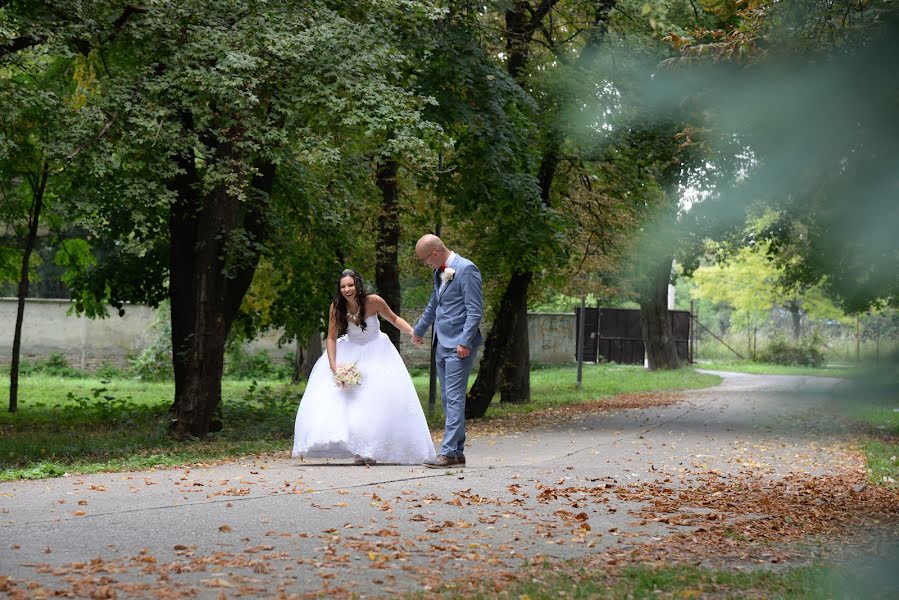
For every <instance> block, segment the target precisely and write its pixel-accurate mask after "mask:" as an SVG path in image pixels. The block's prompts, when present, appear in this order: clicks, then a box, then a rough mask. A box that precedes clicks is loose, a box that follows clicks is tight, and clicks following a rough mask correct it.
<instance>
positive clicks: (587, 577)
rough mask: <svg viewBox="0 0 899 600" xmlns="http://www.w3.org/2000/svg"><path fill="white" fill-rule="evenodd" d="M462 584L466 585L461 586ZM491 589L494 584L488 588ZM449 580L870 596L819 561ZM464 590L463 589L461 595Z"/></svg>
mask: <svg viewBox="0 0 899 600" xmlns="http://www.w3.org/2000/svg"><path fill="white" fill-rule="evenodd" d="M460 585H464V584H460ZM489 587H493V586H489ZM489 587H488V585H483V584H481V585H477V589H474V590H472V589H468V590H463V589H459V586H455V585H453V584H450V585H449V586H447V588H445V589H441V590H439V591H438V593H437V595H439V596H442V597H444V598H454V597H466V598H517V599H519V600H537V599H549V598H553V599H555V600H558V598H596V599H605V598H608V599H614V598H791V599H798V600H802V599H808V600H812V599H815V600H817V599H818V598H869V597H872V596H870V595H869V594H870V593H871V591H872V590H871V581H870V580H866V581H862V580H860V578H859V577H858V576H857V575H856V574H855V573H853V572H852V571H851V570H849V569H847V568H844V567H835V566H833V565H830V564H827V563H824V562H816V563H814V564H811V565H804V566H799V567H791V568H781V569H777V570H774V569H759V568H756V569H747V570H737V569H710V568H703V567H697V566H694V565H665V566H630V567H623V568H618V569H615V570H611V571H597V570H589V569H587V568H584V567H579V568H578V567H572V566H570V565H565V566H562V567H561V568H560V565H557V564H556V565H550V564H549V563H547V564H544V565H542V566H538V567H537V568H533V567H532V568H531V570H530V571H529V572H528V573H527V575H524V576H522V578H521V580H519V581H515V582H513V583H512V584H510V585H508V586H507V587H505V588H503V589H502V590H501V591H497V590H496V589H495V588H494V589H489ZM460 592H461V593H460Z"/></svg>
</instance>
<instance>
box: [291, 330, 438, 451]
mask: <svg viewBox="0 0 899 600" xmlns="http://www.w3.org/2000/svg"><path fill="white" fill-rule="evenodd" d="M365 324H366V328H365V331H363V330H362V328H361V327H359V326H358V325H356V324H354V323H350V324H349V326H348V328H347V334H346V335H344V336H341V337H340V338H338V339H337V357H336V358H337V364H342V363H352V362H355V363H356V368H357V369H358V370H359V373H360V374H361V375H362V382H361V383H360V384H359V385H356V386H352V387H348V388H340V387H338V386H337V385H336V384H335V383H334V378H333V374H332V373H331V369H330V368H329V366H328V356H327V354H323V355H322V356H321V358H319V359H318V361H317V362H316V363H315V366H314V367H313V368H312V373H311V374H310V375H309V382H308V383H307V385H306V391H305V393H304V394H303V399H302V400H301V401H300V408H299V410H298V411H297V420H296V426H295V429H294V441H293V453H292V454H293V456H294V457H301V458H353V457H364V458H366V459H373V460H376V461H378V462H380V463H400V464H418V463H421V462H422V461H424V460H427V459H432V458H434V457H435V456H436V453H435V451H434V442H433V441H432V440H431V433H430V431H428V424H427V422H426V421H425V415H424V412H422V410H421V403H420V402H419V400H418V394H417V393H416V392H415V387H414V386H413V385H412V378H411V377H409V372H408V371H407V370H406V365H405V364H403V359H402V358H400V355H399V352H397V351H396V348H394V346H393V343H391V341H390V338H388V337H387V335H386V334H384V333H382V332H381V328H380V324H379V322H378V316H377V315H371V316H370V317H368V318H367V319H366V320H365Z"/></svg>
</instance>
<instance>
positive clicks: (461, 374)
mask: <svg viewBox="0 0 899 600" xmlns="http://www.w3.org/2000/svg"><path fill="white" fill-rule="evenodd" d="M436 346H437V348H436V350H437V352H436V356H435V361H436V363H437V377H438V378H439V379H440V399H441V400H442V401H443V414H444V415H445V416H446V428H445V429H444V431H443V445H442V446H441V447H440V454H443V455H444V456H465V453H464V449H465V392H466V391H467V389H468V376H469V374H470V373H471V369H472V367H473V366H474V362H475V359H476V358H477V354H478V349H477V348H472V349H471V354H469V355H468V356H467V357H466V358H459V356H458V355H457V354H456V349H455V348H444V347H443V346H441V345H440V344H436Z"/></svg>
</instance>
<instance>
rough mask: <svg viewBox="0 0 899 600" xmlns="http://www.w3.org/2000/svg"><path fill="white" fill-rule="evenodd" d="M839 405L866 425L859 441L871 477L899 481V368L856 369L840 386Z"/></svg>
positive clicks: (846, 414) (880, 481) (879, 482)
mask: <svg viewBox="0 0 899 600" xmlns="http://www.w3.org/2000/svg"><path fill="white" fill-rule="evenodd" d="M840 391H841V393H840V394H838V395H837V398H836V399H837V401H838V407H839V409H840V411H841V412H842V414H843V416H844V417H847V418H849V419H850V420H852V421H855V422H856V423H858V424H860V425H861V426H862V429H863V432H862V433H861V434H860V435H859V438H858V444H859V447H860V448H861V449H862V450H863V451H864V453H865V457H866V460H867V464H868V479H869V481H870V482H871V483H874V484H877V485H887V486H896V485H897V483H896V482H899V461H897V460H896V458H897V457H899V369H896V368H895V366H894V367H893V368H882V369H867V370H865V371H859V372H857V373H854V374H853V376H852V378H851V381H850V383H849V385H847V386H843V387H841V389H840Z"/></svg>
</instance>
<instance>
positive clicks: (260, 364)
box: [224, 341, 275, 379]
mask: <svg viewBox="0 0 899 600" xmlns="http://www.w3.org/2000/svg"><path fill="white" fill-rule="evenodd" d="M224 371H225V375H227V376H229V377H234V378H236V379H267V378H270V377H271V376H272V374H273V373H274V372H275V368H274V366H273V365H272V359H271V357H270V356H269V355H268V352H266V351H265V350H263V351H261V352H257V353H256V354H250V353H249V352H247V351H246V350H244V349H243V344H241V343H240V342H237V341H235V342H233V343H230V344H228V349H227V350H226V352H225V368H224Z"/></svg>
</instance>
